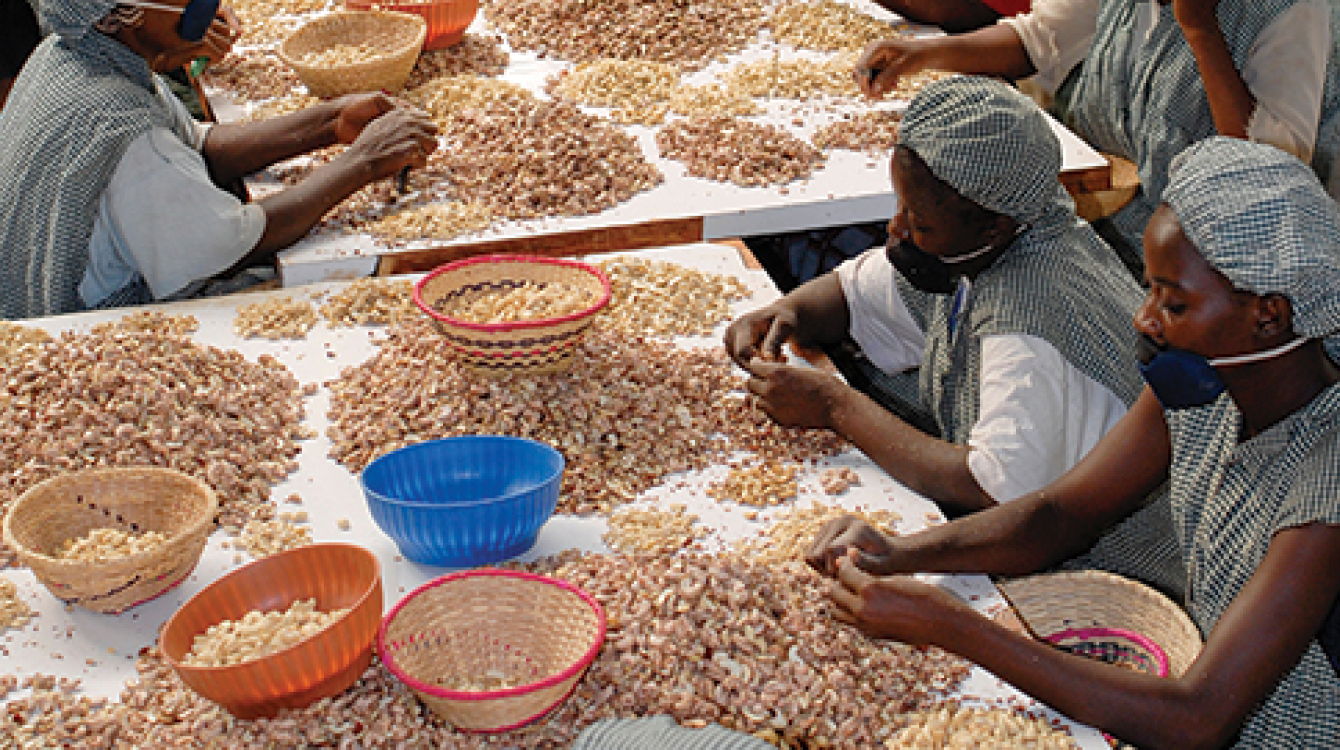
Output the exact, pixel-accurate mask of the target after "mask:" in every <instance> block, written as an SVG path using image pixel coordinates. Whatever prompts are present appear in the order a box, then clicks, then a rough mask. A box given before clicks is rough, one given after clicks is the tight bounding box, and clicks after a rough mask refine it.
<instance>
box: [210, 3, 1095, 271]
mask: <svg viewBox="0 0 1340 750" xmlns="http://www.w3.org/2000/svg"><path fill="white" fill-rule="evenodd" d="M845 1H846V2H848V3H849V4H851V5H853V6H855V7H857V8H859V9H860V10H862V11H863V12H865V13H867V14H869V15H871V16H875V17H877V18H884V19H888V20H890V21H896V20H898V16H896V15H894V14H892V13H890V12H888V11H886V10H884V9H883V8H881V7H879V6H878V5H876V4H875V3H873V2H871V1H870V0H845ZM467 33H472V34H475V33H477V34H489V33H496V32H493V31H491V29H490V27H489V26H488V24H487V22H486V21H485V19H484V15H483V14H482V13H481V14H480V15H479V16H477V17H476V18H475V21H474V23H473V24H472V25H471V26H470V28H469V29H468V30H467ZM918 33H922V34H932V33H938V32H936V31H932V30H929V29H926V30H923V31H920V32H918ZM510 55H511V62H510V64H509V65H508V66H507V69H506V70H505V71H504V72H503V74H502V75H501V76H500V79H501V80H505V81H509V82H512V83H515V84H518V85H520V86H523V87H525V88H526V89H528V90H530V91H532V92H533V93H535V94H537V95H538V96H541V97H546V96H547V95H546V94H544V93H543V86H544V83H545V80H546V79H547V78H548V77H549V76H551V75H553V74H556V73H558V72H560V71H562V70H564V69H568V68H570V67H571V65H570V63H566V62H563V61H558V60H541V59H539V58H537V57H536V56H535V55H534V54H532V53H528V52H517V51H514V50H513V51H511V52H510ZM774 55H779V56H780V57H781V58H782V59H789V58H795V57H807V58H811V59H827V58H828V57H831V54H824V53H815V52H808V51H797V50H796V49H795V48H792V47H789V46H786V45H779V44H776V43H773V42H771V41H769V40H768V39H767V38H766V37H760V41H759V42H757V43H755V44H754V45H752V46H750V47H749V48H747V49H746V50H744V51H743V52H741V53H739V54H735V55H731V56H730V57H729V58H728V59H727V60H725V61H724V62H715V63H713V64H711V65H709V66H707V67H706V68H704V69H703V70H701V71H699V72H697V73H694V74H692V75H687V76H684V77H683V78H682V83H684V84H687V85H702V84H705V83H708V82H710V81H712V80H714V79H715V78H716V77H717V76H718V75H719V74H723V73H725V72H726V71H727V70H729V69H730V68H731V67H733V66H734V65H736V64H737V63H739V62H742V61H753V60H759V59H764V58H770V57H772V56H774ZM210 96H211V99H212V100H213V101H214V104H215V110H216V112H217V114H218V116H219V118H220V119H221V120H224V121H227V120H231V119H236V118H238V117H240V116H241V115H242V114H243V112H244V110H243V109H242V108H240V107H238V106H237V105H236V104H233V103H231V102H230V100H229V99H228V96H227V94H226V92H222V91H217V90H210ZM759 101H760V103H761V104H764V105H765V106H766V109H767V113H766V115H763V116H760V117H758V118H754V119H759V120H761V121H764V122H769V123H771V124H774V125H777V126H779V127H782V128H784V129H786V130H789V131H791V132H792V133H793V134H795V135H797V136H799V137H801V138H808V137H809V136H810V135H811V134H813V132H814V131H815V130H817V129H818V128H819V127H821V126H823V125H826V124H828V123H830V122H832V121H833V120H835V119H837V118H840V117H841V116H842V115H843V114H844V113H854V112H860V111H864V110H866V109H869V108H871V107H875V108H879V109H892V110H903V109H906V107H907V101H905V100H895V99H889V100H887V101H883V102H878V103H876V104H873V105H872V104H868V103H866V102H864V101H860V100H840V99H829V100H824V101H812V102H797V101H794V100H766V101H764V100H759ZM584 109H586V111H588V112H591V113H594V114H603V115H608V114H609V110H607V109H603V108H597V107H585V108H584ZM1048 120H1049V121H1050V122H1051V124H1052V126H1053V129H1054V130H1055V132H1056V135H1057V137H1058V139H1059V140H1060V143H1061V147H1062V154H1063V160H1062V172H1077V171H1083V170H1088V169H1095V168H1102V167H1105V166H1106V164H1107V162H1106V161H1105V160H1104V158H1103V157H1102V155H1101V154H1099V153H1098V152H1097V151H1096V150H1094V149H1093V148H1092V147H1091V146H1089V145H1088V144H1087V143H1085V142H1084V141H1083V140H1081V139H1080V138H1079V137H1078V136H1076V135H1075V134H1074V133H1073V132H1071V131H1070V130H1068V129H1067V128H1066V127H1065V126H1063V125H1062V124H1060V123H1059V122H1057V121H1056V120H1054V119H1052V118H1050V117H1048ZM622 127H624V128H625V130H627V131H628V132H629V133H631V134H633V135H635V136H636V137H637V138H638V140H639V142H640V143H641V145H642V149H643V152H644V154H645V156H646V158H647V160H648V161H650V162H651V163H652V164H655V165H656V166H657V167H658V168H659V169H660V170H661V172H662V173H663V174H664V175H665V181H664V182H663V183H661V184H660V185H658V186H656V187H654V188H652V189H650V190H647V191H644V192H642V193H639V194H638V195H636V196H634V197H633V198H631V199H630V200H627V201H625V202H623V203H621V204H619V205H617V206H614V207H613V208H610V209H608V210H605V211H603V212H601V213H599V214H594V215H591V216H581V217H565V218H549V219H541V220H530V221H509V222H504V223H499V224H497V225H495V226H493V227H490V228H489V229H487V230H485V231H484V232H482V233H478V234H472V235H466V236H461V237H457V238H451V239H440V240H432V241H431V242H419V243H411V244H410V245H409V246H407V247H406V248H403V249H404V250H414V249H420V248H423V247H428V246H432V247H454V246H468V245H471V244H476V243H480V242H487V241H496V240H513V239H526V238H532V237H535V236H543V235H555V234H562V233H568V232H576V231H582V230H597V229H609V228H616V227H627V226H637V225H642V224H645V223H647V222H651V221H658V220H666V219H701V220H702V230H701V237H696V238H692V239H702V240H714V239H724V238H732V237H741V236H748V235H753V234H765V233H776V232H786V231H794V230H799V229H807V228H814V227H825V226H840V225H845V224H853V223H858V222H868V221H879V220H885V219H888V218H889V216H891V215H892V211H893V206H894V202H895V198H894V195H893V193H892V189H891V187H890V184H889V176H888V162H889V158H888V155H887V154H885V155H882V156H870V155H866V154H859V153H855V152H852V151H844V150H832V151H829V152H827V161H826V164H825V165H824V166H823V167H822V168H821V169H819V170H818V171H816V172H815V174H814V175H813V176H811V177H810V178H809V179H806V180H801V181H797V182H793V183H790V184H788V185H778V186H769V187H738V186H736V185H732V184H729V183H722V182H713V181H709V180H703V179H698V178H694V177H689V176H687V175H686V174H685V173H684V169H683V167H682V166H681V165H680V164H679V163H678V162H675V161H671V160H668V159H664V158H662V157H661V156H660V154H659V151H658V149H657V148H656V144H655V132H656V130H657V128H652V127H646V126H639V125H631V126H622ZM674 241H681V240H678V239H677V240H674ZM400 251H401V250H400V249H394V250H393V249H388V248H386V247H384V246H381V245H379V244H377V243H375V242H374V241H373V239H372V238H371V237H370V236H368V235H365V234H351V235H344V234H337V233H333V232H326V233H318V234H314V235H311V236H309V237H307V238H305V239H303V240H302V241H300V242H298V243H297V244H295V245H294V246H293V247H291V248H290V249H288V250H286V251H284V252H283V253H281V254H280V256H279V260H280V266H281V269H282V276H283V279H284V284H285V285H286V286H295V285H302V284H307V283H311V282H314V281H325V280H330V279H340V278H352V277H356V276H366V275H369V274H371V273H372V272H373V271H374V270H375V268H376V262H377V258H378V257H379V256H384V255H393V254H394V253H396V252H400Z"/></svg>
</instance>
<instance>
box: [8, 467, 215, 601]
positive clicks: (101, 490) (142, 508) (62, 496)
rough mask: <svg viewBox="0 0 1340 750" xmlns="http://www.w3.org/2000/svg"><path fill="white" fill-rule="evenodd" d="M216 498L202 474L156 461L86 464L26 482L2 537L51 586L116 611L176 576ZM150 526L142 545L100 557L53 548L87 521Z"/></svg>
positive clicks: (204, 533)
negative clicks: (62, 554)
mask: <svg viewBox="0 0 1340 750" xmlns="http://www.w3.org/2000/svg"><path fill="white" fill-rule="evenodd" d="M218 509H219V500H218V498H217V497H216V496H215V494H214V491H213V490H211V489H210V488H209V487H208V486H207V485H205V483H204V482H201V481H200V480H198V479H196V478H195V477H192V476H190V475H189V474H183V473H182V472H179V471H176V470H173V469H166V468H159V467H137V468H121V469H88V470H85V471H77V472H73V473H70V474H62V475H60V476H56V477H53V478H51V479H48V480H46V481H45V482H42V483H40V484H37V485H35V486H33V487H32V488H30V489H29V490H28V491H27V492H25V493H23V494H22V495H20V496H19V497H18V499H16V500H15V501H14V503H13V504H12V505H11V506H10V508H9V512H8V513H7V514H6V515H5V522H4V541H5V544H6V545H8V546H9V547H11V548H12V549H13V550H14V551H15V553H16V554H17V555H18V558H19V561H20V562H21V563H22V564H24V565H26V566H28V567H29V568H31V569H32V571H33V574H34V575H36V576H37V579H38V580H39V581H41V582H42V583H43V584H44V585H45V586H46V587H47V589H48V590H50V591H51V593H53V594H55V595H56V596H57V597H59V598H60V599H62V600H64V601H65V602H68V603H70V604H77V605H79V606H81V607H83V608H85V609H90V610H92V611H94V612H104V613H117V612H121V611H123V610H125V609H128V608H130V607H133V606H135V605H136V604H140V603H142V602H145V601H148V600H149V599H152V598H154V597H156V596H158V595H159V594H162V593H163V592H165V591H167V590H168V589H170V588H172V587H173V586H175V585H177V584H178V583H180V582H181V581H182V580H183V579H185V578H186V576H187V575H188V574H190V572H191V571H192V570H193V569H194V568H195V565H196V563H197V562H198V561H199V560H200V554H201V553H202V552H203V551H204V549H205V542H206V541H207V540H208V539H209V535H210V532H212V531H213V530H214V516H215V514H216V513H217V512H218ZM100 528H111V529H116V530H118V531H121V532H124V533H127V534H143V533H145V532H148V531H156V532H158V533H160V534H163V535H164V536H166V537H167V541H166V542H165V543H164V544H162V545H160V546H158V547H157V548H155V549H153V550H150V551H148V552H141V553H139V554H135V555H126V556H124V557H118V558H114V559H111V560H104V561H99V562H93V561H87V560H62V559H58V558H57V557H56V556H55V555H56V553H57V551H58V550H59V549H60V547H61V545H62V544H64V543H65V542H66V541H69V540H71V539H78V538H80V537H83V536H87V535H88V533H89V532H90V531H92V530H94V529H100Z"/></svg>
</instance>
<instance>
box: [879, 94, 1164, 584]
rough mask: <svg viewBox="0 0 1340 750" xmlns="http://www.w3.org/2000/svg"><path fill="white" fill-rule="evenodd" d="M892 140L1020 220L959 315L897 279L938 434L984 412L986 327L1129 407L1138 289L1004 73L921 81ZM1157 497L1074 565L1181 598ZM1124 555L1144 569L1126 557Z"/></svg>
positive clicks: (947, 302)
mask: <svg viewBox="0 0 1340 750" xmlns="http://www.w3.org/2000/svg"><path fill="white" fill-rule="evenodd" d="M900 140H901V143H902V145H903V146H906V147H907V148H909V149H911V150H912V151H913V152H915V153H916V154H917V156H919V157H920V158H921V159H922V161H924V162H925V163H926V166H927V167H929V168H930V170H931V171H932V172H933V173H934V174H935V175H936V176H937V177H938V178H939V179H941V180H942V181H944V182H945V183H947V184H948V185H950V186H951V187H953V188H954V189H955V190H956V191H957V192H959V193H960V194H961V195H963V196H964V197H967V198H969V199H971V200H972V201H974V202H976V203H977V204H978V205H980V206H983V207H985V208H988V209H990V210H993V211H996V212H998V213H1003V214H1006V215H1009V216H1011V217H1013V218H1014V219H1015V220H1016V221H1018V222H1020V223H1022V224H1026V225H1027V227H1028V229H1027V231H1025V232H1023V233H1022V234H1021V235H1020V236H1019V237H1018V238H1016V239H1015V240H1014V242H1013V244H1011V245H1010V247H1009V248H1008V249H1007V250H1006V251H1005V252H1004V253H1002V254H1001V255H1000V257H999V258H998V259H997V260H996V261H995V262H994V263H993V264H992V265H991V266H990V267H988V268H987V269H986V270H984V271H982V272H981V273H980V274H978V276H977V278H975V279H974V280H973V281H972V284H971V287H970V288H969V290H968V292H967V295H966V297H965V298H963V299H960V300H959V301H958V303H957V310H956V309H955V307H956V305H955V301H954V299H953V297H951V296H950V295H916V294H913V293H912V292H911V291H910V287H909V285H907V284H906V283H901V284H900V287H901V288H902V291H903V293H904V299H908V300H916V304H913V305H911V307H912V308H913V310H914V315H916V316H917V317H918V319H919V320H923V321H924V323H925V331H926V349H925V352H924V354H923V357H922V364H921V368H920V387H919V391H920V397H921V401H922V404H923V405H924V406H926V407H927V408H929V409H930V411H931V412H932V414H933V416H934V418H935V421H936V422H937V424H938V426H939V431H940V436H941V437H942V438H943V439H945V440H947V441H949V442H951V443H956V444H960V445H963V444H966V443H967V442H968V437H969V433H970V431H971V429H972V426H973V425H974V424H975V423H976V422H977V418H978V413H979V410H980V402H979V373H980V371H981V359H982V357H981V349H982V346H981V345H982V340H983V339H984V338H986V337H989V336H997V335H1019V334H1022V335H1029V336H1035V337H1037V338H1040V339H1042V340H1044V341H1046V342H1048V343H1049V344H1051V346H1053V347H1054V348H1055V349H1056V350H1057V351H1058V352H1059V353H1060V354H1061V356H1063V357H1065V359H1066V360H1067V361H1068V362H1069V363H1070V364H1071V365H1072V366H1074V367H1075V368H1076V369H1078V370H1079V371H1080V372H1082V373H1084V374H1085V375H1087V376H1088V377H1089V378H1091V379H1093V380H1094V381H1095V382H1097V383H1099V384H1101V385H1103V386H1104V387H1106V388H1107V389H1108V390H1110V391H1111V392H1112V393H1113V394H1115V395H1116V396H1117V398H1119V399H1121V400H1122V401H1123V402H1125V403H1126V404H1127V405H1129V404H1131V403H1133V402H1134V401H1135V399H1136V397H1137V396H1139V394H1140V391H1141V390H1142V389H1143V387H1144V384H1143V381H1142V380H1141V378H1140V373H1139V370H1138V369H1137V367H1136V359H1135V349H1136V342H1137V336H1136V332H1135V328H1134V326H1133V325H1132V323H1131V319H1132V317H1133V316H1134V314H1135V311H1136V309H1137V308H1138V307H1139V305H1140V302H1141V299H1142V298H1143V293H1142V292H1141V290H1140V287H1139V286H1138V285H1137V284H1136V283H1135V282H1134V280H1133V279H1131V277H1130V274H1129V273H1128V272H1127V271H1126V269H1125V267H1124V266H1122V264H1121V262H1120V261H1119V260H1118V258H1117V256H1116V254H1115V253H1114V252H1113V251H1112V249H1111V248H1110V247H1108V245H1107V244H1106V243H1104V242H1103V241H1102V240H1101V239H1100V238H1099V237H1098V236H1097V235H1096V234H1095V233H1094V231H1093V229H1092V228H1091V227H1090V226H1089V225H1088V224H1087V223H1085V222H1084V221H1082V220H1081V219H1079V218H1078V217H1077V216H1076V215H1075V212H1074V203H1073V201H1072V200H1071V199H1070V196H1069V195H1068V194H1067V193H1066V191H1065V189H1064V188H1063V187H1061V185H1060V182H1059V181H1058V180H1057V179H1056V175H1057V173H1058V172H1059V170H1060V167H1061V155H1060V146H1059V144H1058V143H1057V141H1056V137H1055V135H1054V134H1053V133H1052V131H1051V128H1050V126H1049V125H1048V124H1047V123H1046V120H1045V119H1044V118H1043V116H1042V114H1041V113H1040V112H1039V111H1038V109H1037V106H1036V105H1035V104H1034V103H1033V102H1032V101H1031V100H1029V99H1028V98H1027V97H1025V96H1023V95H1022V94H1019V93H1018V92H1015V91H1013V90H1012V89H1009V88H1008V87H1007V86H1005V85H1004V84H1002V83H1000V82H997V81H990V80H988V79H982V78H974V77H971V76H957V77H954V78H950V79H945V80H942V81H937V82H935V83H932V84H930V85H928V86H926V87H925V88H924V89H922V91H921V92H920V93H919V94H918V96H917V97H916V98H915V99H914V100H913V102H912V104H911V106H909V108H908V111H907V114H906V115H905V117H904V118H903V123H902V127H901V131H900ZM923 305H924V306H925V307H923ZM951 318H952V320H951ZM1160 497H1161V495H1160V494H1159V493H1155V494H1154V495H1151V496H1150V504H1149V505H1148V506H1146V508H1145V509H1144V510H1142V511H1140V512H1138V513H1136V514H1135V515H1133V516H1132V517H1130V518H1128V519H1127V520H1126V521H1125V522H1123V524H1122V525H1120V526H1118V527H1117V528H1115V529H1113V530H1112V531H1111V532H1109V533H1108V534H1107V535H1106V536H1104V537H1103V539H1101V540H1100V541H1099V543H1098V545H1097V546H1096V547H1095V548H1094V549H1093V550H1092V551H1091V552H1090V553H1089V554H1087V555H1085V556H1083V557H1081V558H1079V559H1077V560H1075V561H1072V563H1071V564H1072V565H1087V566H1099V567H1103V568H1104V569H1107V570H1110V571H1112V572H1114V573H1118V574H1121V575H1126V576H1130V577H1134V578H1138V579H1140V580H1143V581H1146V582H1148V583H1150V584H1151V585H1154V586H1156V587H1158V588H1160V589H1162V590H1164V591H1168V592H1169V593H1171V594H1173V595H1177V594H1179V593H1180V592H1181V589H1182V587H1183V585H1184V573H1183V571H1182V568H1181V564H1180V558H1179V556H1178V554H1177V550H1176V547H1175V545H1174V544H1173V540H1172V535H1171V529H1170V527H1169V525H1168V523H1169V519H1168V514H1167V508H1166V505H1163V504H1162V501H1161V500H1160ZM1131 560H1139V561H1140V562H1141V565H1140V566H1139V567H1132V566H1130V565H1128V564H1127V562H1128V561H1131Z"/></svg>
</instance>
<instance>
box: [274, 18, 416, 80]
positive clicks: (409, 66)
mask: <svg viewBox="0 0 1340 750" xmlns="http://www.w3.org/2000/svg"><path fill="white" fill-rule="evenodd" d="M427 31H428V24H427V22H425V21H424V20H423V17H422V16H417V15H414V14H412V13H395V12H392V11H383V10H358V11H336V12H333V13H330V14H328V15H324V16H321V17H320V18H317V19H316V20H314V21H312V22H310V23H308V24H307V25H305V26H303V27H302V28H300V29H298V30H297V31H295V32H293V33H292V34H290V35H289V37H288V38H287V39H285V40H284V41H283V43H281V44H280V45H279V49H278V53H279V58H280V59H281V60H283V61H284V62H285V63H287V64H288V66H289V67H291V68H293V72H295V73H297V74H298V78H300V79H302V82H303V83H304V84H306V85H307V90H308V91H310V92H311V94H312V96H316V97H320V98H322V99H330V98H334V97H337V96H343V95H344V94H354V93H358V92H360V91H399V90H400V89H401V88H402V87H403V86H404V85H405V81H406V80H408V79H409V74H410V71H412V70H413V69H414V63H415V62H416V61H417V60H418V59H419V52H421V51H422V50H423V41H424V38H425V36H426V35H427ZM341 45H366V46H368V47H373V48H376V49H377V50H378V51H379V52H380V54H378V55H377V56H375V57H373V58H371V59H367V60H360V61H357V62H348V63H342V64H333V65H316V64H312V63H311V62H310V61H308V57H309V56H310V55H313V54H317V53H320V52H324V51H327V50H330V49H332V48H334V47H338V46H341Z"/></svg>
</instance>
